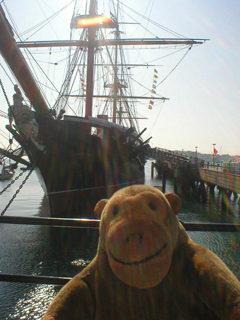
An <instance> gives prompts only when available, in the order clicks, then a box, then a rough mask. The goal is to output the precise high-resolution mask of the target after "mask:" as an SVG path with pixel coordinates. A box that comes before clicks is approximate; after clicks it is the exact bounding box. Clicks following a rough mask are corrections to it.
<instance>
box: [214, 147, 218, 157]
mask: <svg viewBox="0 0 240 320" xmlns="http://www.w3.org/2000/svg"><path fill="white" fill-rule="evenodd" d="M213 152H214V154H215V156H216V155H217V153H218V151H217V149H215V148H214V149H213Z"/></svg>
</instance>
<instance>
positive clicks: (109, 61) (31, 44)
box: [18, 1, 204, 129]
mask: <svg viewBox="0 0 240 320" xmlns="http://www.w3.org/2000/svg"><path fill="white" fill-rule="evenodd" d="M77 5H78V1H75V11H74V13H73V16H72V20H73V19H74V18H75V17H76V16H77V15H79V12H78V11H77V9H76V8H77V7H78V6H77ZM120 6H121V7H122V8H121V9H123V11H124V14H125V15H127V16H128V17H129V20H131V21H133V22H129V23H137V22H136V20H135V19H134V18H133V17H132V15H131V14H129V13H127V10H128V12H132V13H134V14H137V15H138V16H140V17H141V19H142V21H143V20H146V21H147V23H148V24H154V25H155V26H158V27H160V28H162V29H164V27H163V26H161V25H160V24H157V23H156V22H154V21H152V20H150V19H149V18H147V17H145V16H143V15H140V14H138V13H137V11H136V10H133V9H131V8H130V7H129V6H127V5H124V4H123V3H121V2H118V5H117V9H116V10H115V11H114V10H112V11H110V12H111V14H110V16H111V18H112V21H113V25H114V26H117V28H114V29H113V28H111V29H109V28H107V29H104V28H98V29H97V30H96V29H95V31H94V33H95V34H94V49H93V50H94V55H95V58H94V63H93V67H94V70H93V71H92V74H93V75H92V81H93V85H94V88H93V92H91V94H90V96H92V97H91V98H89V99H90V100H91V106H90V107H87V110H89V109H90V110H91V112H90V113H89V111H84V109H85V104H86V97H87V95H88V93H87V92H86V91H87V90H89V89H88V87H89V86H87V81H88V80H87V78H88V77H87V71H86V64H87V54H88V52H89V50H88V49H87V48H88V38H89V33H90V32H91V30H92V29H90V28H83V29H81V30H80V31H79V30H73V29H72V30H71V38H70V41H66V40H64V41H60V40H58V41H54V42H53V41H40V42H39V41H38V42H37V41H29V40H28V41H19V42H18V46H19V48H25V50H27V51H28V52H30V51H29V50H30V48H37V50H42V48H45V47H46V48H50V47H51V49H50V50H51V51H49V57H50V55H52V54H53V50H54V48H55V49H56V48H57V47H59V48H61V50H63V49H64V47H69V50H68V52H69V55H68V58H66V59H68V61H67V64H68V66H67V68H66V69H67V72H66V75H65V79H64V81H63V84H62V85H61V87H60V89H58V90H57V91H58V96H57V98H56V99H55V101H54V104H53V105H52V107H51V109H52V110H55V111H54V113H56V114H58V115H59V114H60V115H62V114H63V113H64V112H65V110H67V109H68V110H70V112H71V113H72V114H74V115H77V114H80V115H83V116H84V113H86V114H87V115H90V116H91V115H92V113H93V114H96V113H100V114H108V119H110V120H111V119H112V121H113V122H117V123H119V124H121V125H125V123H126V122H130V126H133V125H134V126H135V127H136V128H138V121H137V120H138V118H142V116H141V115H139V114H138V113H137V112H136V108H135V107H134V106H135V104H136V101H137V100H139V98H140V95H139V94H137V95H134V90H133V87H132V85H131V84H130V83H131V82H132V80H133V81H135V84H136V83H138V85H139V86H140V87H142V88H147V87H150V85H147V84H145V83H139V82H138V81H137V80H136V79H134V76H133V74H132V72H133V67H134V66H135V68H134V69H136V67H137V66H139V68H142V67H143V66H144V65H145V68H149V65H151V63H148V62H146V61H145V62H144V63H143V64H140V63H136V62H135V63H131V65H132V66H133V67H132V68H128V67H127V62H126V57H125V55H126V54H128V49H129V47H130V48H131V49H132V48H134V49H135V50H137V52H138V53H137V54H138V56H139V55H141V54H140V51H141V50H146V46H148V48H149V47H150V48H152V49H153V48H154V47H157V48H159V47H162V46H164V47H165V48H167V47H169V46H171V47H172V46H176V45H177V46H180V47H181V46H182V47H186V46H187V47H191V46H193V45H197V44H201V43H202V42H203V41H204V40H202V39H188V38H184V37H182V36H181V35H179V34H177V33H174V32H172V31H171V30H169V29H167V31H168V32H171V33H172V34H174V35H175V36H176V37H177V38H164V39H160V38H158V37H155V38H151V39H150V38H149V39H145V40H143V39H142V40H141V39H139V38H137V39H127V38H125V37H123V36H124V35H125V32H124V28H126V24H123V23H122V22H121V21H120V18H122V16H121V15H120V18H119V13H118V12H119V7H120ZM66 7H67V6H65V8H66ZM86 8H87V6H86ZM92 8H93V9H92V10H97V7H96V4H93V7H92ZM61 10H62V9H61ZM61 10H60V11H61ZM90 10H91V9H90ZM60 11H59V12H60ZM112 12H113V13H112ZM84 14H85V16H87V14H89V13H88V12H87V10H86V12H85V13H84ZM91 14H92V15H94V14H96V12H95V11H93V12H92V13H91ZM56 16H57V14H54V15H52V16H51V17H50V18H47V19H46V20H45V22H43V23H42V24H38V25H37V26H36V28H35V29H37V30H39V28H40V27H42V26H44V25H45V24H47V23H50V22H51V21H52V19H53V18H55V17H56ZM116 22H118V23H116ZM139 27H140V25H138V28H139ZM141 27H143V29H144V32H149V33H150V34H151V35H152V34H153V33H152V32H151V31H149V28H147V27H144V26H143V25H141ZM165 30H166V28H165ZM30 31H31V33H32V34H34V29H29V32H30ZM74 33H77V34H78V36H77V38H75V39H74ZM97 34H98V35H97ZM24 35H25V36H26V33H24ZM110 35H112V36H113V37H112V38H110V37H109V36H110ZM28 39H29V37H28ZM72 47H75V49H74V48H73V49H74V50H75V51H74V52H73V53H72ZM40 48H41V49H40ZM140 48H141V49H140ZM118 49H119V50H118ZM104 51H105V53H104ZM118 51H119V53H117V52H118ZM175 51H176V50H175ZM38 53H39V52H38ZM28 55H29V53H28ZM30 55H31V56H30V57H31V59H33V54H32V53H30ZM49 59H50V58H49ZM158 59H159V58H158ZM31 63H32V64H33V62H31ZM45 63H46V61H45ZM38 64H39V65H40V63H38ZM52 64H53V66H55V67H56V66H57V65H58V64H57V63H52ZM103 65H104V67H103ZM107 66H108V68H107ZM109 67H110V68H109ZM79 79H80V82H79V83H80V85H78V86H76V85H75V83H76V81H77V80H78V81H79ZM99 80H101V81H99ZM97 82H101V88H100V87H97ZM42 83H43V85H44V86H45V87H47V86H48V87H49V86H50V85H51V83H52V81H51V82H50V80H49V81H48V82H43V81H42ZM159 83H160V82H159ZM159 83H158V86H159ZM56 89H57V88H56V87H55V88H53V89H52V90H54V91H56ZM42 91H44V90H42ZM142 91H143V90H142ZM51 94H53V93H51ZM150 94H151V89H148V91H146V90H145V92H144V93H142V92H141V97H142V98H145V99H151V96H150ZM89 99H87V100H89ZM154 99H155V100H154V101H156V102H157V101H158V100H162V101H164V100H165V98H164V97H162V96H160V95H158V94H157V95H156V96H155V97H154ZM52 100H53V99H52ZM112 102H113V104H114V106H115V107H114V108H113V110H114V109H115V112H114V111H112V108H110V107H109V106H110V104H112ZM88 103H89V102H88ZM146 104H147V103H146ZM100 106H101V107H100ZM98 109H99V110H98ZM97 110H98V111H97ZM110 110H111V111H110ZM138 129H139V128H138Z"/></svg>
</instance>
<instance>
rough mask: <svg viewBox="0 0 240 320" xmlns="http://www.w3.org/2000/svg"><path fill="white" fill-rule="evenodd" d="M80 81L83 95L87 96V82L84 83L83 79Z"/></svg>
mask: <svg viewBox="0 0 240 320" xmlns="http://www.w3.org/2000/svg"><path fill="white" fill-rule="evenodd" d="M80 81H81V84H82V91H83V94H84V95H85V94H86V84H85V81H84V79H83V78H80Z"/></svg>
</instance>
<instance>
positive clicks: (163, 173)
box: [162, 166, 167, 193]
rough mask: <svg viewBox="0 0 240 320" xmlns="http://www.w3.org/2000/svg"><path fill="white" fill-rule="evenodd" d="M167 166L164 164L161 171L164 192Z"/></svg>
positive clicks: (163, 190)
mask: <svg viewBox="0 0 240 320" xmlns="http://www.w3.org/2000/svg"><path fill="white" fill-rule="evenodd" d="M166 181H167V168H166V167H165V166H164V167H163V171H162V192H163V193H165V192H166Z"/></svg>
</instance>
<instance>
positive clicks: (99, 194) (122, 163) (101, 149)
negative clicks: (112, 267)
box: [24, 116, 145, 218]
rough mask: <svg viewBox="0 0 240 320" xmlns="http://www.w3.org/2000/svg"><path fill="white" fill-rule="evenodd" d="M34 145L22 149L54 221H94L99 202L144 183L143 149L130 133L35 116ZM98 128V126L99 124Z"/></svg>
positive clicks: (107, 125) (105, 123) (29, 143)
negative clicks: (61, 218) (131, 186)
mask: <svg viewBox="0 0 240 320" xmlns="http://www.w3.org/2000/svg"><path fill="white" fill-rule="evenodd" d="M35 118H36V122H37V124H38V135H37V138H36V141H33V140H31V139H28V140H27V141H25V143H24V149H25V151H26V153H27V155H28V157H29V159H30V161H31V163H32V164H33V166H34V167H35V168H36V171H37V173H38V176H39V178H40V181H41V182H42V186H43V188H44V190H45V193H46V194H47V197H48V199H49V205H50V211H51V216H52V217H86V218H94V214H93V209H94V206H95V204H96V203H97V201H98V200H100V199H102V198H109V197H110V196H111V195H112V194H113V193H114V192H115V191H116V190H118V189H120V188H122V187H125V186H127V185H132V184H139V183H141V184H142V183H144V164H145V159H144V150H145V145H143V144H141V141H140V140H139V139H138V138H137V136H136V133H135V132H134V131H133V130H130V129H127V128H123V127H121V126H117V125H114V126H112V124H111V123H110V122H108V121H100V120H98V119H97V121H98V122H97V124H95V123H92V122H94V119H93V118H92V120H91V121H89V120H86V119H85V118H78V117H72V119H71V120H61V121H60V120H53V119H47V118H45V117H42V116H37V117H35ZM99 122H100V124H99Z"/></svg>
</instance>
